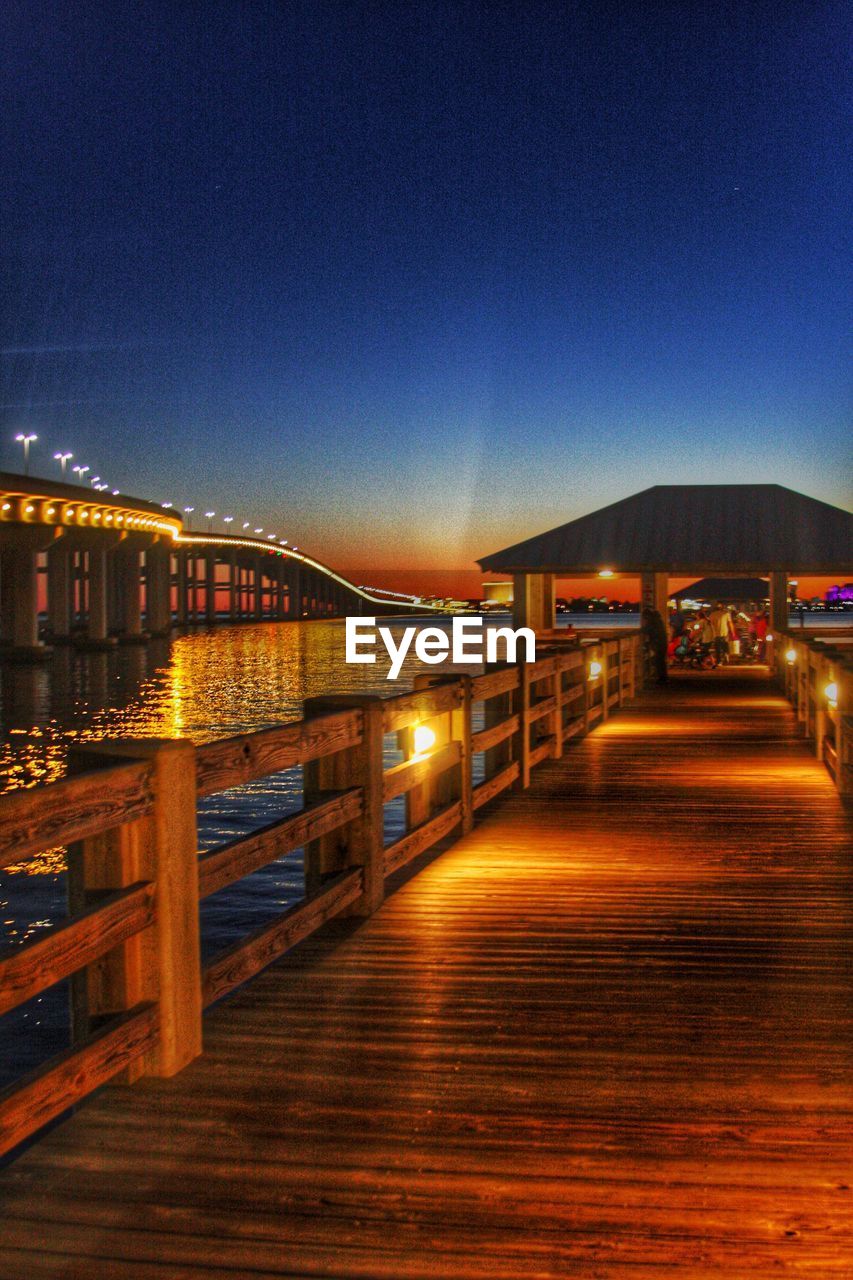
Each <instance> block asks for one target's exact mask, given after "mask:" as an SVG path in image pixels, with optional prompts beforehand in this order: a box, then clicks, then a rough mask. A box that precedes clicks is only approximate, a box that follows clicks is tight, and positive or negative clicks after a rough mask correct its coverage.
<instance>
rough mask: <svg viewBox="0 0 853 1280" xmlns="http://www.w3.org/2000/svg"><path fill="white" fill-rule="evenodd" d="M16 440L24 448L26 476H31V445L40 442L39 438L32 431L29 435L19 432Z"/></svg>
mask: <svg viewBox="0 0 853 1280" xmlns="http://www.w3.org/2000/svg"><path fill="white" fill-rule="evenodd" d="M15 439H16V440H17V442H18V444H22V445H23V446H24V475H25V476H28V475H29V474H30V445H31V444H32V442H33V441H34V440H38V436H37V435H35V434H34V433H33V432H32V431H30V432H29V433H25V432H23V431H19V432H18V434H17V435H16V436H15Z"/></svg>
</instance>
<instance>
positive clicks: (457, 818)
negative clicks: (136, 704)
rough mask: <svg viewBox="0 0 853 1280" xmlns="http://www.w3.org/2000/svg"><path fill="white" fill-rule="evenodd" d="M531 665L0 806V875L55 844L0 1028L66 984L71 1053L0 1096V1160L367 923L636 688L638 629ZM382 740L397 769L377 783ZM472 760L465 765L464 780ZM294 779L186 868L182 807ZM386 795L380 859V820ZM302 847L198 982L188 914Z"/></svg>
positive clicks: (8, 974) (151, 746) (333, 708)
mask: <svg viewBox="0 0 853 1280" xmlns="http://www.w3.org/2000/svg"><path fill="white" fill-rule="evenodd" d="M539 654H540V656H539V658H538V660H537V662H536V663H535V664H529V665H528V664H525V663H520V664H512V665H507V664H502V665H497V666H495V667H494V668H493V669H489V670H487V671H486V672H485V673H484V674H482V675H478V676H473V677H471V676H453V677H450V678H445V679H441V678H438V679H435V678H432V677H429V676H427V677H423V678H420V679H418V681H417V682H416V688H415V689H414V690H413V691H412V692H410V693H403V694H397V695H395V696H392V697H390V698H380V697H370V696H366V695H363V696H361V695H351V696H341V697H334V696H332V697H324V698H315V699H311V700H309V701H308V702H307V703H306V706H305V711H306V717H305V719H303V720H301V721H298V722H295V723H291V724H284V725H281V726H277V727H275V728H272V729H265V730H262V731H260V732H257V733H250V734H241V735H237V736H235V737H231V738H226V739H221V740H218V741H214V742H211V743H208V744H205V745H202V746H198V747H194V746H193V745H192V744H191V743H189V742H187V741H184V740H137V741H133V740H131V741H121V742H109V741H106V742H101V743H96V744H93V745H92V746H90V747H84V748H80V749H77V750H75V752H74V754H73V756H72V757H71V760H70V772H69V776H68V777H66V778H63V779H61V780H60V781H58V782H55V783H50V784H48V785H45V786H40V787H36V788H32V789H25V790H20V791H15V792H11V793H9V794H7V795H4V796H0V866H8V865H10V864H11V863H13V862H21V861H23V860H25V859H26V857H28V856H31V855H32V854H34V853H36V852H40V851H42V850H45V849H48V848H54V847H57V846H67V865H68V881H69V908H70V915H69V919H68V920H67V921H65V922H64V923H62V924H58V925H56V926H54V927H52V928H51V929H49V930H46V931H44V932H42V933H40V934H39V936H38V938H37V939H33V940H31V941H28V942H26V943H24V944H22V945H19V946H17V947H15V948H14V949H12V950H11V951H8V952H6V953H5V954H4V955H3V956H0V1014H2V1013H4V1012H7V1011H9V1010H11V1009H13V1008H15V1007H17V1006H18V1005H20V1004H22V1003H23V1002H24V1001H26V1000H29V999H31V998H33V997H34V996H36V995H39V994H41V993H42V992H43V991H45V990H47V989H48V988H49V987H51V986H52V985H54V984H55V983H56V982H58V981H60V980H62V979H65V978H70V980H71V1017H72V1031H73V1044H72V1047H71V1048H69V1049H68V1050H66V1051H65V1052H63V1053H61V1054H59V1055H57V1056H56V1057H54V1058H52V1059H50V1060H49V1061H48V1062H46V1063H44V1064H43V1065H41V1066H39V1067H38V1068H37V1069H36V1070H35V1071H33V1072H31V1073H30V1074H29V1075H28V1076H26V1077H24V1078H23V1079H20V1080H18V1081H16V1082H15V1083H14V1084H13V1085H12V1086H10V1087H9V1088H8V1089H6V1090H5V1091H4V1092H3V1093H0V1155H2V1154H4V1153H7V1152H9V1151H10V1150H11V1149H13V1148H14V1147H16V1146H17V1145H18V1144H20V1143H21V1142H23V1141H24V1140H26V1139H27V1138H29V1137H31V1136H32V1135H33V1134H34V1133H36V1132H37V1131H38V1130H39V1129H40V1128H42V1127H43V1126H44V1125H45V1124H47V1123H48V1122H50V1121H51V1120H54V1119H55V1118H56V1117H58V1116H60V1115H62V1114H63V1113H64V1112H65V1111H67V1110H68V1109H69V1108H70V1107H72V1106H74V1105H76V1104H77V1103H78V1102H80V1101H81V1100H82V1099H84V1098H85V1097H86V1096H87V1095H88V1094H90V1093H92V1092H93V1090H95V1089H97V1088H98V1087H99V1086H101V1085H102V1084H104V1083H106V1082H107V1081H109V1080H111V1079H115V1078H116V1077H119V1076H120V1077H122V1078H123V1079H124V1080H125V1081H126V1082H132V1081H134V1080H136V1079H138V1078H139V1077H140V1076H142V1075H160V1076H168V1075H173V1074H175V1073H176V1072H177V1071H179V1070H181V1069H182V1067H183V1066H185V1065H186V1064H187V1063H188V1062H190V1061H191V1060H192V1059H193V1058H194V1057H196V1056H197V1055H198V1054H199V1053H200V1052H201V1050H202V1012H203V1009H204V1008H206V1007H207V1006H209V1005H210V1004H212V1003H213V1002H214V1001H216V1000H218V999H220V998H222V997H223V996H225V995H227V994H228V993H229V992H231V991H233V990H234V989H235V988H236V987H238V986H240V985H242V983H244V982H246V981H247V980H249V979H250V978H252V977H253V976H254V975H256V974H257V973H259V972H260V971H261V969H263V968H265V967H266V966H267V965H268V964H270V963H271V962H272V961H273V960H275V959H277V958H278V957H279V956H281V955H282V954H283V953H284V952H285V951H287V950H288V949H289V948H290V947H292V946H294V945H295V944H296V943H297V942H299V941H301V940H302V939H304V938H306V937H307V936H309V935H310V934H311V933H313V932H314V931H315V930H316V929H318V928H319V927H320V926H321V925H322V924H324V923H325V922H326V921H328V920H330V919H332V918H333V917H335V916H340V915H342V914H354V915H369V914H371V913H372V912H373V911H374V910H375V909H376V908H377V907H378V906H379V905H380V903H381V902H382V899H383V897H384V893H385V883H386V880H387V878H388V877H389V876H390V875H392V874H393V873H394V872H396V871H398V870H399V869H400V868H402V867H404V866H405V865H406V864H407V863H409V862H410V861H411V860H412V859H413V858H415V857H416V856H417V855H419V854H421V853H423V852H425V851H426V850H428V849H430V848H431V847H433V846H434V845H435V844H437V843H438V842H439V841H441V840H444V839H446V838H448V837H449V836H451V835H452V834H453V833H457V834H462V833H465V832H467V831H470V829H471V827H472V825H473V823H474V821H475V815H476V813H477V811H478V810H480V809H481V808H482V807H483V806H484V805H485V804H487V803H488V802H489V801H490V800H492V799H494V797H495V796H497V795H499V794H500V793H501V792H502V791H504V790H505V789H506V788H508V787H511V786H520V787H526V786H527V785H528V783H529V780H530V774H531V771H532V770H533V769H534V768H535V767H536V766H537V765H538V764H539V763H541V762H542V761H544V760H546V759H553V758H556V757H559V756H560V755H562V753H563V749H564V746H565V744H566V743H567V742H569V741H570V740H571V739H572V738H574V737H576V736H579V735H582V734H584V733H586V732H588V731H589V730H590V729H592V728H594V727H595V726H596V725H597V724H598V723H599V722H601V721H604V720H606V719H607V717H608V716H609V715H610V714H611V713H612V712H613V711H614V710H615V709H616V708H617V707H618V706H619V705H620V704H621V703H622V702H623V701H624V700H625V699H627V698H630V697H632V696H633V694H634V692H635V689H636V687H638V686H639V685H641V684H642V682H643V676H642V671H643V656H642V640H641V636H640V633H639V631H630V632H628V631H626V632H625V633H623V634H621V635H619V636H616V637H610V638H601V639H597V640H591V641H584V642H582V643H578V642H577V640H573V641H570V642H567V641H566V638H565V636H564V635H563V636H560V634H559V633H549V634H546V635H543V636H542V637H541V638H540V650H539ZM388 735H396V742H397V744H398V747H399V748H400V750H401V752H402V756H403V759H402V761H400V762H399V763H395V764H393V765H391V766H389V767H386V765H385V761H384V754H385V743H386V738H387V736H388ZM475 759H476V760H477V762H478V767H477V768H476V769H475V768H474V762H475ZM294 766H302V767H303V771H304V773H303V779H304V781H303V808H302V809H300V810H299V811H298V812H296V813H292V814H288V815H287V816H286V817H284V818H281V819H279V820H277V821H276V822H273V823H271V824H270V825H268V826H267V827H265V828H263V829H261V830H258V831H255V832H253V833H252V834H251V835H249V836H247V837H245V838H242V839H240V840H236V841H234V842H232V843H229V844H225V845H222V846H219V847H217V848H215V849H213V850H211V851H208V852H204V853H201V854H199V852H198V840H197V831H196V805H197V801H198V798H199V797H201V796H207V795H211V794H214V793H217V792H221V791H225V790H228V789H229V788H231V787H235V786H239V785H241V784H243V783H246V782H248V781H251V780H253V779H256V778H260V777H264V776H267V775H270V774H274V773H278V772H280V771H282V770H285V769H288V768H292V767H294ZM401 796H403V797H405V814H406V817H405V831H404V834H403V835H402V836H401V837H400V838H398V839H396V840H394V841H393V842H392V843H391V844H388V845H386V844H385V839H384V824H383V816H384V810H385V805H386V804H388V803H389V802H393V801H395V800H398V798H399V797H401ZM300 848H304V850H305V880H306V896H305V897H304V899H303V900H302V901H300V902H298V903H297V904H296V905H295V906H292V907H290V908H288V909H287V910H285V911H283V912H281V913H280V914H279V915H278V916H276V917H275V918H274V919H273V921H272V922H271V923H269V924H266V925H264V926H263V927H261V928H259V929H256V930H254V931H253V932H252V933H250V934H249V935H248V936H247V937H245V938H242V939H241V940H240V941H238V942H237V943H235V944H234V945H233V946H230V947H228V948H226V949H225V950H223V951H222V952H220V953H219V954H218V955H216V956H214V957H213V959H212V960H211V961H210V962H209V963H208V964H207V965H206V966H205V967H202V965H201V961H200V948H199V909H198V908H199V902H200V901H201V900H203V899H204V898H206V897H208V896H209V895H210V894H213V893H215V892H218V891H219V890H220V889H222V888H224V887H226V886H228V885H230V884H233V883H235V882H236V881H238V880H240V879H242V878H243V877H244V876H247V875H249V874H251V873H252V872H253V871H256V870H258V869H259V868H260V867H263V866H265V865H268V864H269V863H271V862H273V861H275V860H277V859H279V858H281V857H283V856H286V855H288V854H291V853H293V852H294V851H296V850H298V849H300Z"/></svg>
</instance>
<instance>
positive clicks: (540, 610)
mask: <svg viewBox="0 0 853 1280" xmlns="http://www.w3.org/2000/svg"><path fill="white" fill-rule="evenodd" d="M512 582H513V596H512V600H513V604H512V617H513V622H514V624H515V626H516V627H530V628H532V630H533V631H551V630H552V629H553V627H554V625H555V622H556V608H555V596H554V575H553V573H516V574H514V575H513V579H512Z"/></svg>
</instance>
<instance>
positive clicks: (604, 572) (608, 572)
mask: <svg viewBox="0 0 853 1280" xmlns="http://www.w3.org/2000/svg"><path fill="white" fill-rule="evenodd" d="M598 576H599V578H612V577H613V570H612V569H599V571H598Z"/></svg>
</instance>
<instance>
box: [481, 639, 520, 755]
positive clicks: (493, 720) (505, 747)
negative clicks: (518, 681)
mask: <svg viewBox="0 0 853 1280" xmlns="http://www.w3.org/2000/svg"><path fill="white" fill-rule="evenodd" d="M511 666H512V669H513V670H515V671H517V670H518V668H517V667H515V666H513V665H512V664H510V663H508V662H487V663H486V667H485V673H486V675H489V674H490V673H491V672H493V671H508V670H510V668H511ZM514 698H515V693H514V691H513V690H510V691H509V692H507V693H498V694H496V695H495V696H494V697H493V698H487V699H486V700H485V703H484V705H483V728H484V729H492V728H494V726H495V725H496V724H501V723H502V722H503V721H504V720H506V719H507V718H508V717H509V716H511V715H512V714H513V701H514ZM514 737H515V735H514V734H513V735H512V736H510V737H507V738H504V740H503V742H499V743H498V744H497V746H495V747H489V749H488V751H487V752H486V753H485V776H486V779H487V780H488V779H489V778H493V777H494V775H495V774H496V773H500V771H501V769H504V768H506V766H507V765H508V764H510V763H511V762H512V758H513V755H512V750H513V738H514Z"/></svg>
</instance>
